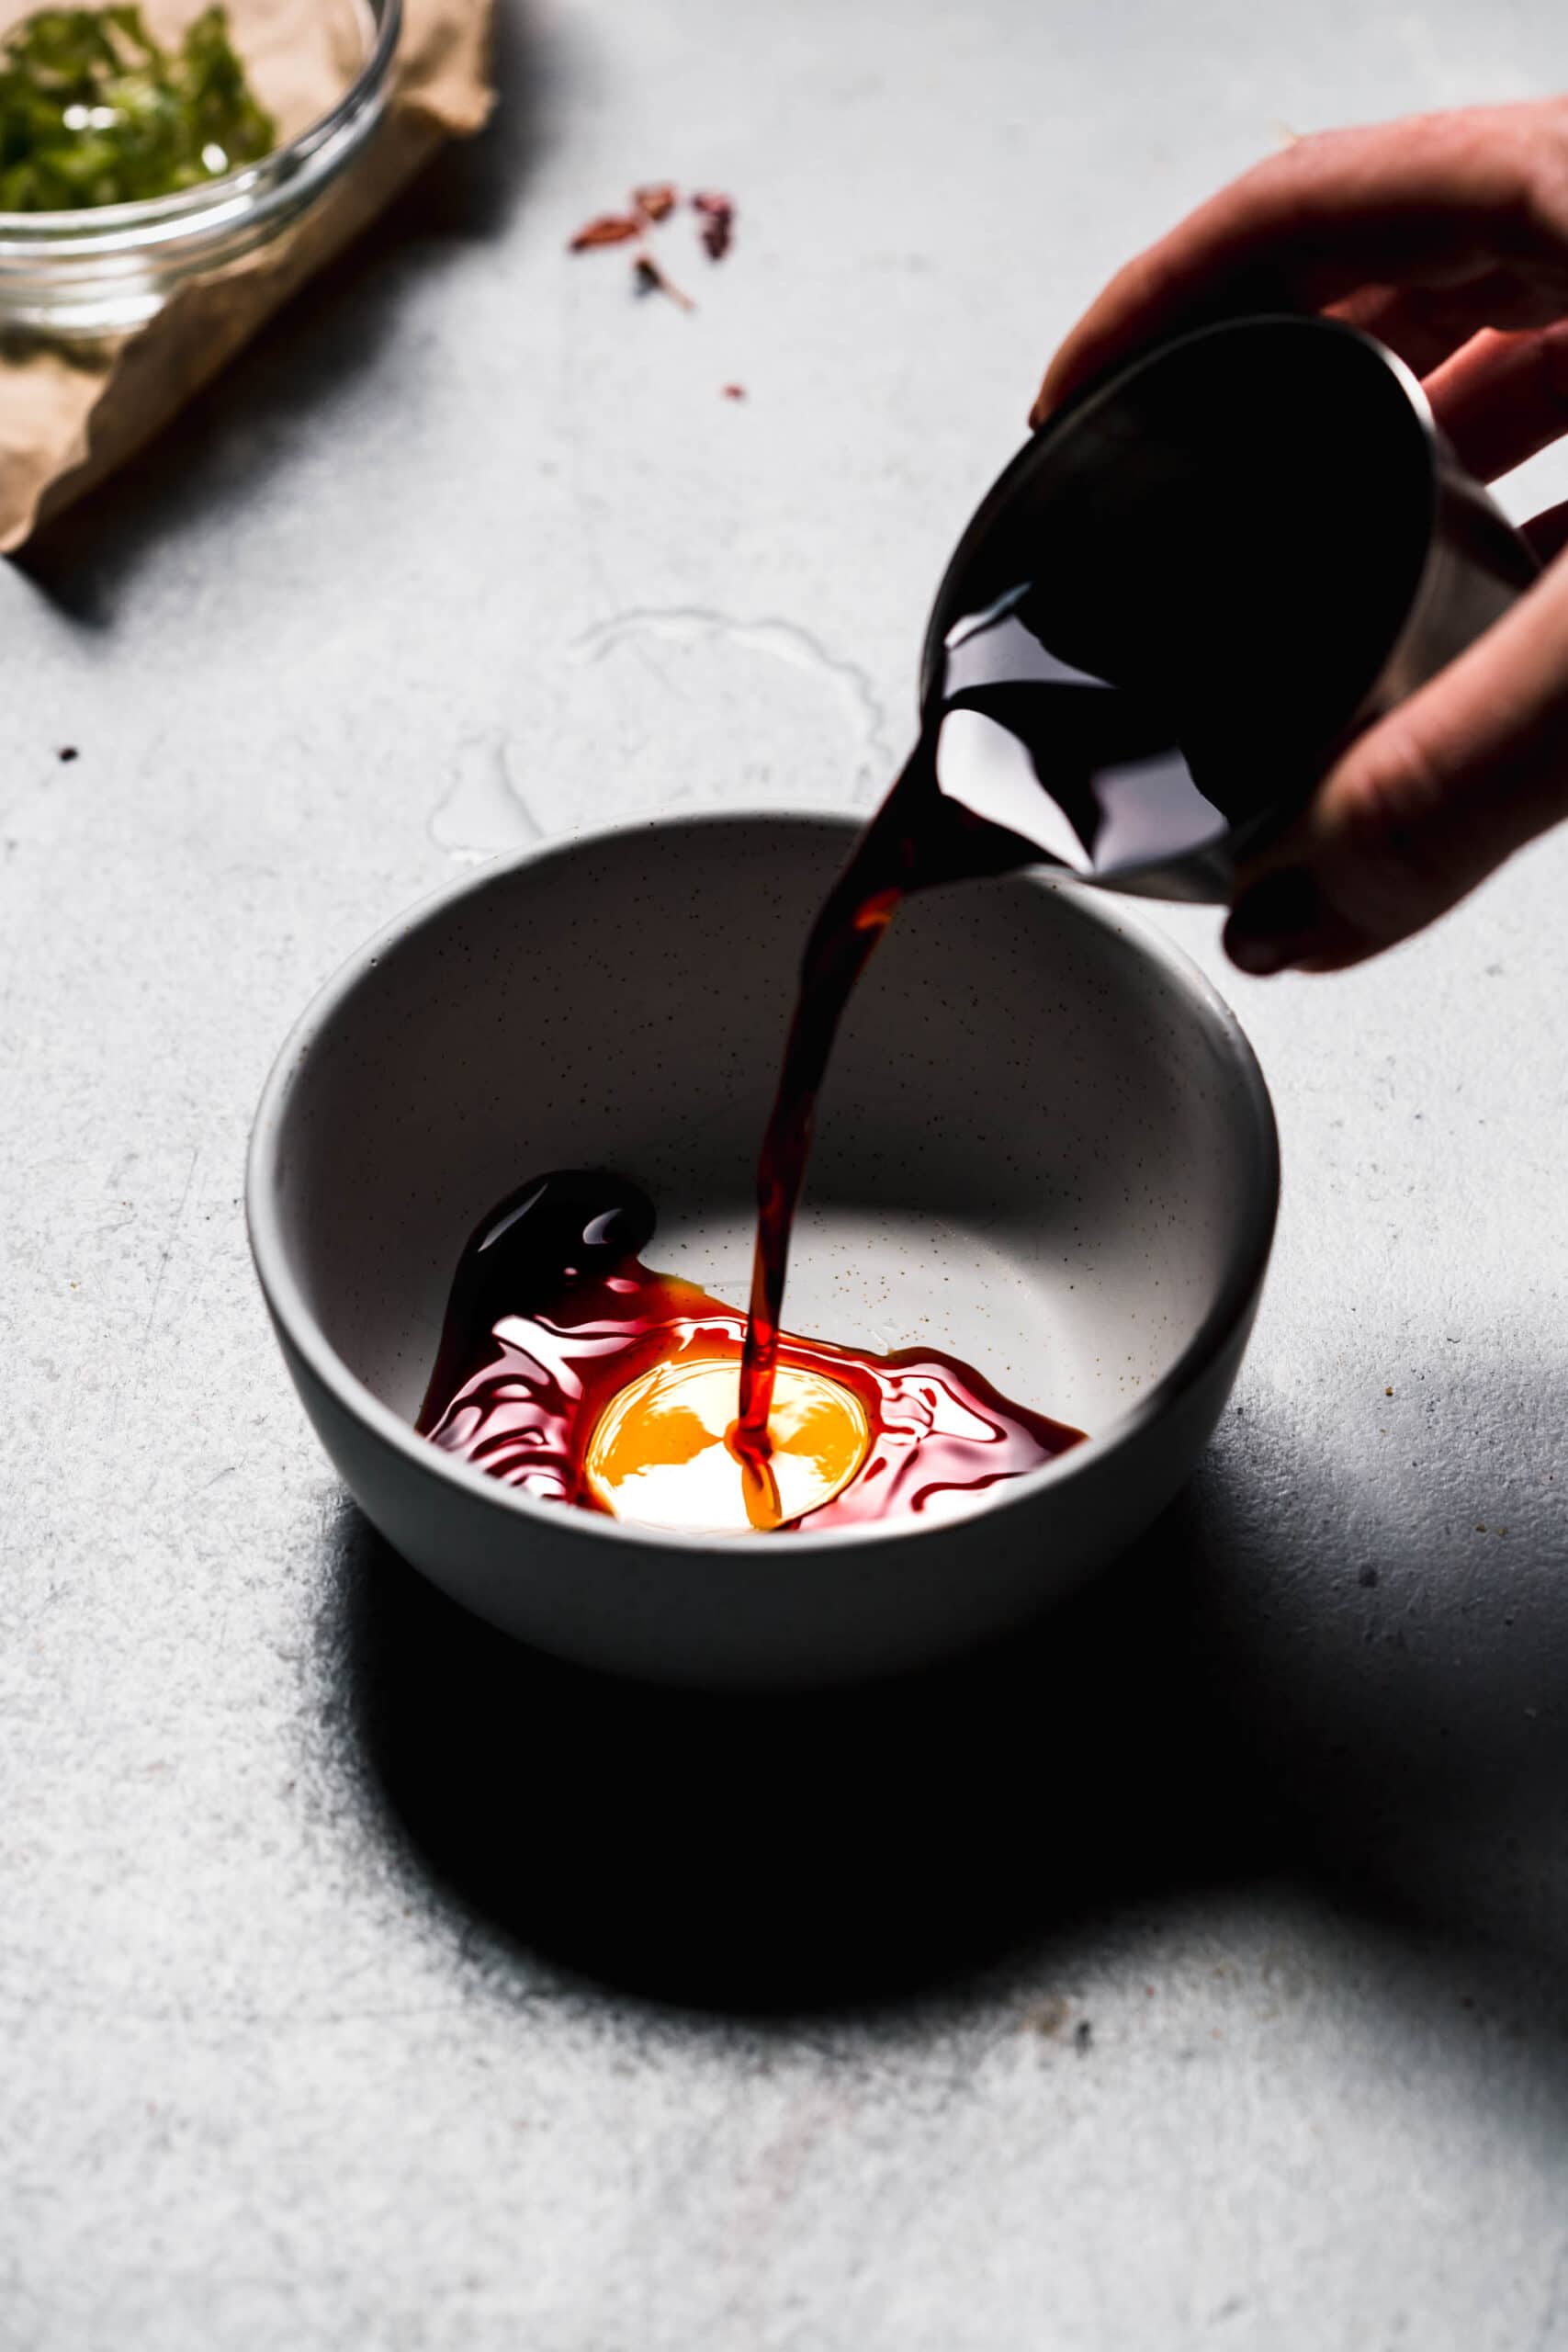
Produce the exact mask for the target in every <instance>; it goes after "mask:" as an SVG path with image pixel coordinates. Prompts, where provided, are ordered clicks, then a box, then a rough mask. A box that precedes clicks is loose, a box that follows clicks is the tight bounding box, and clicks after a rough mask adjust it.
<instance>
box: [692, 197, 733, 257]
mask: <svg viewBox="0 0 1568 2352" xmlns="http://www.w3.org/2000/svg"><path fill="white" fill-rule="evenodd" d="M692 209H693V211H694V212H700V213H701V214H702V220H703V226H702V240H703V251H704V252H705V254H706V255H707V257H708V259H709V261H722V260H723V259H724V256H725V254H727V253H728V251H729V248H730V245H731V243H733V242H734V237H735V205H734V201H733V199H732V198H729V197H728V196H720V195H719V194H718V193H717V192H716V190H715V189H713V188H705V189H703V190H700V191H699V193H698V194H697V195H695V196H694V197H693V198H692Z"/></svg>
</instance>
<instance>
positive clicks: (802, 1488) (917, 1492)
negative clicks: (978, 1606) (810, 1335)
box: [418, 1170, 1083, 1534]
mask: <svg viewBox="0 0 1568 2352" xmlns="http://www.w3.org/2000/svg"><path fill="white" fill-rule="evenodd" d="M653 1227H654V1212H653V1208H652V1205H651V1204H650V1203H649V1200H648V1199H647V1197H646V1195H644V1194H643V1193H639V1192H638V1191H637V1188H636V1187H635V1186H634V1185H631V1184H628V1183H626V1182H623V1181H622V1180H621V1179H620V1178H618V1177H615V1176H610V1175H604V1174H601V1173H598V1172H596V1171H576V1170H563V1171H560V1172H558V1173H556V1174H552V1175H548V1176H545V1177H542V1178H539V1179H537V1180H536V1181H535V1182H533V1183H531V1184H527V1185H525V1186H523V1187H522V1188H521V1189H520V1190H519V1191H518V1192H517V1193H513V1195H512V1197H511V1198H510V1199H509V1200H507V1201H505V1202H503V1203H502V1204H501V1206H500V1207H499V1208H497V1209H496V1210H495V1211H494V1212H493V1213H492V1214H491V1216H488V1217H487V1218H486V1219H485V1220H484V1222H483V1223H482V1224H481V1225H480V1226H479V1227H478V1229H477V1230H476V1232H475V1233H474V1235H473V1237H472V1238H471V1239H470V1240H469V1242H468V1247H467V1248H466V1249H465V1250H464V1252H463V1256H462V1259H461V1261H460V1262H459V1265H458V1269H457V1279H456V1281H455V1283H454V1284H453V1289H452V1297H451V1302H450V1305H449V1306H448V1309H447V1316H446V1327H445V1329H444V1331H443V1334H442V1339H441V1346H440V1351H439V1353H438V1356H437V1359H436V1363H435V1368H434V1373H433V1374H432V1376H431V1381H430V1385H429V1389H428V1391H427V1393H426V1397H425V1402H424V1406H423V1410H422V1412H421V1414H420V1418H419V1423H418V1426H419V1428H420V1430H422V1431H423V1433H424V1434H425V1435H426V1436H428V1437H429V1438H431V1439H432V1440H433V1442H434V1443H435V1444H437V1445H439V1446H442V1447H444V1448H445V1449H446V1451H447V1452H448V1453H457V1454H459V1455H460V1456H461V1457H462V1458H463V1459H464V1460H465V1461H468V1462H471V1463H473V1464H475V1466H476V1467H477V1468H479V1469H481V1470H484V1471H485V1472H487V1473H488V1474H489V1475H490V1476H491V1477H495V1478H500V1479H501V1480H502V1481H503V1482H504V1483H505V1484H506V1485H508V1486H513V1487H521V1488H522V1489H523V1490H524V1491H525V1492H526V1493H528V1494H530V1495H532V1496H534V1497H535V1498H536V1499H538V1500H539V1501H542V1502H559V1503H568V1504H574V1505H576V1506H577V1507H579V1508H580V1509H582V1510H596V1511H602V1512H605V1513H607V1514H608V1515H610V1516H612V1517H623V1518H626V1519H628V1520H635V1521H637V1522H638V1523H640V1524H643V1525H648V1526H655V1527H662V1528H666V1529H678V1530H680V1531H681V1532H684V1533H688V1534H694V1533H744V1532H749V1531H761V1532H773V1531H785V1530H788V1529H790V1528H794V1527H798V1526H800V1525H802V1524H803V1523H804V1524H806V1525H807V1526H809V1527H810V1528H811V1529H812V1530H814V1531H815V1530H817V1529H818V1528H820V1529H824V1530H826V1529H829V1528H833V1527H844V1526H848V1525H852V1524H855V1523H864V1522H866V1521H875V1520H884V1519H896V1518H904V1517H915V1518H923V1519H925V1520H928V1521H931V1520H938V1519H942V1518H951V1517H954V1516H957V1515H959V1514H961V1513H963V1512H964V1511H967V1510H973V1509H974V1508H975V1507H976V1503H977V1502H978V1501H979V1499H980V1498H981V1497H982V1496H983V1495H984V1494H985V1493H986V1491H987V1489H988V1488H990V1487H995V1486H996V1485H997V1484H998V1482H1000V1481H1002V1480H1005V1479H1009V1478H1015V1477H1018V1476H1021V1474H1022V1473H1023V1472H1025V1471H1028V1470H1034V1469H1038V1468H1039V1467H1040V1466H1041V1464H1043V1463H1045V1462H1049V1461H1051V1460H1053V1459H1054V1458H1055V1455H1057V1454H1058V1453H1064V1452H1065V1451H1066V1448H1067V1447H1069V1446H1071V1445H1075V1444H1077V1442H1078V1441H1079V1440H1080V1438H1081V1437H1082V1435H1083V1432H1082V1431H1081V1430H1075V1429H1070V1428H1068V1427H1067V1426H1066V1423H1064V1422H1061V1421H1055V1420H1051V1419H1048V1418H1047V1417H1046V1416H1045V1415H1044V1414H1042V1413H1035V1412H1032V1411H1031V1410H1030V1409H1029V1408H1027V1407H1024V1406H1020V1405H1014V1404H1010V1403H1009V1402H1008V1400H1007V1399H1006V1398H1004V1397H1000V1396H998V1393H997V1391H996V1390H995V1389H994V1388H993V1387H992V1386H991V1385H990V1384H989V1382H987V1380H985V1379H984V1378H982V1376H981V1375H980V1374H978V1373H976V1372H973V1371H971V1370H970V1369H969V1367H968V1366H967V1365H965V1364H962V1363H957V1362H956V1361H955V1360H954V1359H953V1357H951V1356H947V1355H944V1354H942V1353H941V1352H940V1351H936V1350H934V1349H933V1350H903V1351H898V1352H897V1353H896V1354H893V1355H887V1356H878V1355H872V1354H862V1353H859V1352H858V1351H854V1350H852V1349H847V1348H838V1347H833V1346H830V1345H829V1343H828V1342H826V1341H824V1340H799V1339H795V1337H793V1336H791V1335H784V1336H783V1337H782V1338H781V1339H779V1340H778V1341H777V1344H776V1346H775V1350H774V1353H773V1368H774V1371H775V1374H776V1377H777V1390H776V1399H777V1401H776V1407H775V1410H774V1414H773V1422H772V1428H771V1438H772V1443H771V1447H770V1450H769V1453H767V1455H766V1456H765V1457H763V1458H762V1460H761V1461H760V1462H759V1461H758V1460H757V1459H756V1458H755V1456H754V1455H752V1454H751V1453H749V1451H748V1449H747V1448H745V1447H744V1446H742V1445H740V1444H739V1442H737V1437H736V1431H735V1428H734V1422H733V1418H732V1417H733V1416H734V1414H735V1410H736V1405H737V1402H738V1398H739V1369H740V1357H741V1350H742V1346H743V1343H744V1340H745V1336H746V1321H747V1318H746V1317H745V1315H744V1314H743V1313H741V1312H740V1311H739V1310H738V1309H737V1308H735V1307H731V1306H726V1305H725V1304H724V1303H723V1302H722V1301H721V1300H719V1299H716V1298H714V1297H711V1296H710V1295H708V1293H707V1292H705V1291H703V1290H701V1289H699V1288H698V1287H697V1286H696V1285H695V1284H694V1283H687V1282H682V1280H680V1279H679V1278H678V1277H677V1276H675V1275H671V1274H660V1273H656V1272H651V1271H650V1270H649V1268H648V1267H647V1266H645V1265H644V1264H643V1263H642V1261H641V1255H640V1253H641V1251H642V1250H644V1249H645V1248H646V1247H647V1245H648V1243H649V1239H650V1238H651V1237H652V1233H653Z"/></svg>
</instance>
